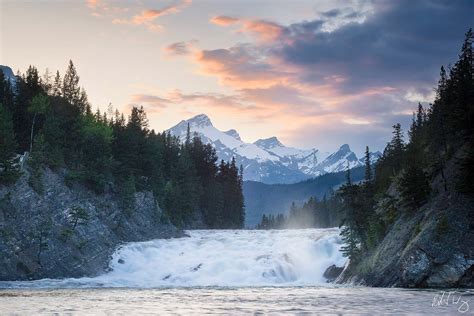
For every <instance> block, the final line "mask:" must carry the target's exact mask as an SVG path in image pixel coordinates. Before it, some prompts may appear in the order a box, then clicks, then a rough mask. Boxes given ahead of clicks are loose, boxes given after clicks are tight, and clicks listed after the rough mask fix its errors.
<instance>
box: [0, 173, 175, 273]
mask: <svg viewBox="0 0 474 316" xmlns="http://www.w3.org/2000/svg"><path fill="white" fill-rule="evenodd" d="M28 179H29V173H28V171H27V170H25V172H24V174H23V176H22V177H21V178H20V179H19V180H18V181H17V182H16V183H15V184H14V185H12V186H8V187H6V186H0V267H1V269H0V280H27V279H38V278H63V277H81V276H95V275H97V274H100V273H102V272H104V271H105V270H106V269H107V266H108V262H109V260H110V256H111V255H112V253H113V252H114V251H115V249H116V248H117V247H118V246H119V245H120V244H121V243H124V242H132V241H144V240H150V239H155V238H171V237H176V236H181V232H179V231H178V230H177V229H176V228H175V227H174V226H173V225H171V224H170V223H169V222H168V221H166V220H164V219H163V216H162V212H161V209H160V208H159V206H158V205H157V203H156V201H155V199H154V197H153V194H152V193H151V192H137V193H136V194H135V204H134V207H133V209H132V210H130V211H128V212H127V211H124V210H123V209H122V208H121V205H120V203H119V201H120V199H119V196H118V195H117V194H116V193H114V192H107V193H104V194H101V195H96V194H94V193H93V192H91V191H89V190H87V189H86V188H84V187H82V186H80V185H77V184H75V185H72V186H67V185H66V183H65V172H64V171H62V172H52V171H51V170H49V169H46V170H44V173H43V177H42V184H43V187H44V192H42V193H40V194H38V193H37V192H35V191H34V190H33V189H32V188H31V187H30V186H29V184H28ZM109 191H111V190H109Z"/></svg>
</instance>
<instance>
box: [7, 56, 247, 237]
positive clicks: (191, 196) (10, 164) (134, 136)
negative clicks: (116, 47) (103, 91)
mask: <svg viewBox="0 0 474 316" xmlns="http://www.w3.org/2000/svg"><path fill="white" fill-rule="evenodd" d="M0 126H1V128H0V140H1V141H0V185H13V184H14V183H15V182H16V181H17V180H18V178H19V177H20V175H21V173H22V168H23V167H25V168H28V170H29V184H30V186H31V187H32V188H34V189H35V191H36V192H37V193H38V194H43V193H44V188H43V185H42V180H41V179H42V175H43V171H44V168H50V169H51V170H56V171H59V170H65V172H66V173H67V175H66V181H67V183H68V184H73V183H81V184H83V185H85V186H86V187H87V188H89V189H90V190H91V191H93V192H95V193H96V194H99V195H100V194H103V193H104V192H112V193H114V194H116V196H117V198H118V199H119V200H120V204H121V206H122V209H123V210H124V213H125V215H127V213H129V212H132V211H133V208H132V205H133V202H134V195H135V192H139V191H151V192H153V195H154V197H155V200H156V201H157V202H158V204H159V205H160V207H161V208H162V209H163V210H164V214H165V215H164V216H165V217H166V218H164V219H163V220H165V221H168V220H169V221H171V222H172V223H173V224H174V225H176V226H177V227H183V228H184V227H195V226H199V227H208V228H240V227H242V226H243V223H244V216H245V211H244V201H243V195H242V176H243V173H242V169H240V170H239V168H238V166H237V165H236V163H235V160H232V161H229V162H225V161H220V162H218V161H217V160H218V158H217V156H216V152H215V150H214V149H213V148H212V146H210V145H206V144H203V143H202V142H201V140H200V138H199V137H197V136H196V135H191V133H190V132H189V129H188V134H187V138H186V140H185V141H183V142H180V140H179V139H178V138H176V137H174V136H172V135H170V133H165V132H163V133H159V132H155V131H154V130H153V129H150V127H149V124H148V120H147V116H146V113H145V111H144V109H143V107H133V108H132V109H131V113H130V115H129V116H128V117H125V115H124V114H123V113H120V112H119V111H118V110H115V111H114V110H113V108H112V106H111V105H109V107H108V110H107V111H106V112H101V111H100V110H99V109H97V110H96V111H95V112H93V111H92V107H91V104H90V103H89V101H88V98H87V94H86V92H85V90H84V89H83V88H81V87H80V86H79V76H78V74H77V71H76V69H75V67H74V64H73V62H72V61H70V62H69V65H68V68H67V70H66V72H65V73H64V75H63V76H61V75H60V73H59V72H56V74H55V75H54V76H53V75H51V73H50V72H49V71H48V70H47V71H46V72H45V73H44V75H42V76H40V75H39V73H38V70H37V68H35V67H34V66H30V67H29V68H28V69H27V71H26V73H24V74H21V73H18V74H17V75H16V76H15V78H14V80H10V78H6V77H5V76H4V74H3V72H2V71H1V70H0ZM21 157H27V161H26V165H25V166H22V163H20V158H21Z"/></svg>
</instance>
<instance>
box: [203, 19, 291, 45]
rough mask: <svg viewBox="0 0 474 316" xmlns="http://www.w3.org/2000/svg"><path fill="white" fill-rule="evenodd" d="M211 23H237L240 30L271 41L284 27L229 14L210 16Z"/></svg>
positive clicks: (226, 24) (229, 24) (227, 24)
mask: <svg viewBox="0 0 474 316" xmlns="http://www.w3.org/2000/svg"><path fill="white" fill-rule="evenodd" d="M210 22H211V23H213V24H216V25H219V26H231V25H239V26H240V29H239V31H240V32H244V33H251V34H252V35H254V36H256V37H257V38H258V39H259V40H262V41H272V40H275V39H277V38H278V37H280V36H281V35H282V33H283V32H284V30H285V28H284V27H283V26H281V25H279V24H277V23H275V22H270V21H265V20H259V19H240V18H236V17H230V16H224V15H220V16H215V17H213V18H211V20H210Z"/></svg>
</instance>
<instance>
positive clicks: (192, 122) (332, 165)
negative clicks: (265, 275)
mask: <svg viewBox="0 0 474 316" xmlns="http://www.w3.org/2000/svg"><path fill="white" fill-rule="evenodd" d="M188 124H189V127H190V130H191V133H192V134H194V133H197V134H198V135H199V136H200V137H201V139H202V141H203V142H205V143H209V144H211V145H212V146H213V147H214V148H215V149H216V152H217V155H218V157H219V159H223V160H230V159H231V158H232V157H233V156H234V157H235V159H236V161H237V163H238V164H239V165H242V166H243V167H244V179H245V180H252V181H259V182H263V183H267V184H275V183H295V182H299V181H302V180H306V179H309V178H313V177H317V176H320V175H323V174H326V173H333V172H340V171H344V170H346V169H347V167H348V166H349V167H350V168H356V167H360V166H362V165H363V164H364V161H363V158H358V157H357V155H356V154H355V153H354V152H352V151H351V149H350V147H349V145H347V144H344V145H342V146H341V147H340V148H339V149H338V150H337V151H336V152H334V153H327V152H321V151H320V150H318V149H315V148H313V149H297V148H292V147H287V146H285V145H283V144H282V143H281V142H280V141H279V140H278V139H277V138H276V137H270V138H267V139H259V140H257V141H256V142H254V143H245V142H244V141H242V139H241V138H240V135H239V133H238V132H237V131H236V130H235V129H230V130H228V131H225V132H224V131H220V130H218V129H217V128H215V127H214V126H213V125H212V122H211V120H210V119H209V117H208V116H207V115H205V114H200V115H197V116H195V117H193V118H191V119H189V120H183V121H181V122H180V123H178V124H177V125H175V126H174V127H172V128H170V129H169V132H170V133H171V134H172V135H175V136H177V137H180V138H181V139H182V140H184V139H185V138H186V132H187V127H188ZM380 155H381V153H380V152H375V153H372V154H371V160H372V163H374V162H375V161H376V160H377V159H378V158H379V157H380Z"/></svg>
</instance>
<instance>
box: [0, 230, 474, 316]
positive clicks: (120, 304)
mask: <svg viewBox="0 0 474 316" xmlns="http://www.w3.org/2000/svg"><path fill="white" fill-rule="evenodd" d="M188 234H189V237H185V238H177V239H169V240H152V241H148V242H141V243H129V244H126V245H124V246H123V247H121V248H120V249H118V250H117V251H116V252H115V254H114V255H113V258H112V260H111V263H110V271H109V272H107V273H105V274H103V275H101V276H98V277H94V278H79V279H63V280H52V279H44V280H38V281H29V282H0V288H2V289H0V314H35V315H36V314H50V313H60V314H61V313H72V314H74V313H80V314H89V315H90V314H109V313H123V314H127V313H129V314H131V315H134V314H141V313H157V314H169V313H177V314H195V315H197V314H203V313H222V314H234V313H236V314H242V313H243V314H246V313H249V314H254V313H292V314H299V313H322V314H328V313H348V314H354V313H359V314H360V313H363V314H369V315H374V314H390V313H393V314H402V313H410V314H425V313H429V314H438V313H439V314H447V313H459V310H460V309H461V311H463V309H466V308H467V314H474V298H473V292H472V291H471V292H470V291H466V292H462V293H461V292H458V293H455V294H452V296H451V297H450V299H449V300H448V304H444V301H442V300H441V299H440V298H441V296H440V295H441V294H442V291H436V290H426V291H421V290H403V289H375V288H364V287H352V286H333V285H330V284H328V283H326V280H325V278H324V277H323V273H324V271H325V270H326V268H327V267H328V266H330V265H332V264H336V265H338V266H342V265H344V263H345V258H344V257H343V256H342V255H341V253H340V247H341V240H340V238H339V230H338V229H306V230H280V231H276V230H272V231H255V230H254V231H251V230H198V231H189V232H188ZM471 299H472V300H473V302H472V305H473V307H472V308H470V306H469V302H470V300H471ZM451 300H452V301H451ZM465 301H467V303H466V304H467V306H466V304H464V305H463V306H461V304H462V303H463V302H465ZM433 302H434V303H435V304H434V303H433ZM440 302H441V303H442V304H440ZM455 303H456V304H455ZM433 305H434V306H433Z"/></svg>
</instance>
